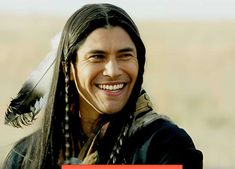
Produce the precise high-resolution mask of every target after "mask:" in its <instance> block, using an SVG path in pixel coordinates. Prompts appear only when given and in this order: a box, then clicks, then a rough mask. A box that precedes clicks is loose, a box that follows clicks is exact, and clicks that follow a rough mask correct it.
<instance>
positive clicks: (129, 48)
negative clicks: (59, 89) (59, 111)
mask: <svg viewBox="0 0 235 169" xmlns="http://www.w3.org/2000/svg"><path fill="white" fill-rule="evenodd" d="M138 68H139V67H138V60H137V51H136V47H135V45H134V43H133V41H132V40H131V38H130V36H129V35H128V33H127V32H126V31H125V30H124V29H122V28H121V27H118V26H116V27H109V28H98V29H96V30H94V31H93V32H92V33H91V34H90V35H89V36H88V37H87V39H86V40H85V41H84V43H83V44H82V45H81V46H80V47H79V49H78V50H77V60H76V63H75V65H74V74H75V76H74V80H75V81H76V83H77V87H78V88H79V90H80V92H81V93H82V94H83V95H84V96H85V98H86V99H87V100H88V101H89V102H90V103H91V104H92V105H93V106H95V107H96V108H97V109H98V110H100V111H101V112H102V113H105V114H113V113H116V112H119V111H120V110H121V109H122V108H123V107H124V105H125V104H126V103H127V101H128V99H129V97H130V95H131V92H132V89H133V86H134V84H135V82H136V79H137V74H138ZM79 99H80V106H87V104H85V101H84V99H83V98H82V97H80V98H79ZM83 103H84V105H83Z"/></svg>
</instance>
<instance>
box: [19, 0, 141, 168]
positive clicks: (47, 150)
mask: <svg viewBox="0 0 235 169" xmlns="http://www.w3.org/2000/svg"><path fill="white" fill-rule="evenodd" d="M107 26H120V27H122V28H123V29H124V30H125V31H126V32H127V33H128V34H129V36H130V37H131V39H132V41H133V42H134V44H135V46H136V49H137V59H138V65H139V70H138V76H137V80H136V83H135V85H134V88H133V91H132V93H131V95H130V98H129V99H128V102H127V103H126V105H125V106H124V108H123V109H122V110H121V111H120V112H119V113H117V115H115V118H113V119H112V120H111V122H110V125H109V128H108V130H107V134H106V136H105V137H104V139H105V138H106V140H107V139H109V140H112V142H113V143H112V142H111V143H110V142H109V145H110V146H108V148H107V149H102V150H100V152H99V153H100V154H102V153H103V154H104V155H100V157H99V159H98V163H122V161H120V160H119V161H118V155H117V154H115V148H117V147H118V146H119V148H120V147H122V145H123V143H121V144H119V143H120V140H121V142H123V141H124V138H125V137H126V134H127V130H128V125H130V121H131V118H132V114H133V113H134V111H135V106H136V101H137V99H138V96H139V93H140V90H141V85H142V82H143V73H144V64H145V46H144V44H143V42H142V40H141V38H140V34H139V31H138V29H137V26H136V25H135V23H134V22H133V20H132V19H131V17H130V16H129V15H128V14H127V13H126V12H125V11H124V10H123V9H121V8H120V7H117V6H115V5H112V4H107V3H105V4H88V5H85V6H83V7H82V8H80V9H79V10H77V11H76V12H75V13H74V14H73V15H72V16H71V17H70V18H69V19H68V21H67V22H66V24H65V26H64V29H63V32H62V36H61V40H60V43H59V47H58V51H57V57H56V61H55V67H54V74H53V78H52V84H51V89H50V93H49V97H48V102H47V106H46V109H45V115H44V123H43V127H42V129H41V130H40V131H38V132H37V134H34V135H32V136H31V137H30V139H29V141H28V144H29V146H28V150H27V153H26V156H25V157H27V158H24V160H23V162H22V166H23V168H25V169H28V168H35V169H37V168H38V169H39V168H52V169H53V168H57V167H58V165H57V164H58V163H59V162H58V161H60V159H62V161H61V163H63V162H64V161H65V160H66V158H68V157H70V156H71V155H72V154H71V152H72V151H73V150H72V149H74V147H73V146H67V145H66V143H73V142H74V139H75V138H76V139H79V138H77V137H76V135H75V134H74V131H75V130H74V127H75V128H79V125H78V124H76V123H79V117H78V115H77V113H76V111H77V109H79V107H78V105H76V104H75V102H76V103H78V95H79V93H78V91H77V90H76V87H75V85H74V82H73V81H72V80H71V79H70V63H71V62H74V61H75V59H76V51H77V50H78V49H79V46H80V45H81V44H82V43H83V42H84V41H85V39H86V37H87V36H88V35H89V34H90V33H91V32H92V31H94V30H95V29H97V28H101V27H107ZM76 120H77V122H76ZM67 125H68V126H67ZM78 130H79V129H78ZM118 141H119V142H118ZM104 142H105V140H104ZM104 150H107V151H104ZM118 151H119V152H120V149H119V150H118ZM110 156H112V157H114V156H116V157H115V160H114V159H110V158H109V157H110ZM28 159H30V160H28ZM120 159H121V158H120Z"/></svg>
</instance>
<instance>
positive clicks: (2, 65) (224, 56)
mask: <svg viewBox="0 0 235 169" xmlns="http://www.w3.org/2000/svg"><path fill="white" fill-rule="evenodd" d="M66 19H67V18H63V17H53V16H48V17H47V16H37V15H35V16H29V15H25V16H23V15H22V16H14V15H3V14H2V15H0V20H1V22H0V81H1V83H0V161H1V162H2V161H3V159H4V157H5V156H6V154H7V153H8V151H9V149H10V148H11V147H12V145H13V144H14V142H15V141H17V140H18V139H20V138H22V137H24V136H25V135H27V134H29V133H31V132H32V131H34V130H35V129H36V128H37V127H38V125H39V124H40V120H41V118H40V117H39V118H38V120H36V121H35V125H33V126H29V127H24V128H23V129H21V128H20V129H13V128H12V127H9V126H5V125H4V113H5V110H6V108H7V105H8V104H9V102H10V100H11V98H12V97H15V96H16V94H17V92H18V91H19V89H20V87H21V85H22V84H23V82H24V81H25V80H26V79H27V77H28V76H29V74H30V73H31V72H32V71H33V70H34V69H35V68H36V67H37V65H38V64H39V63H40V61H41V60H42V59H43V58H44V57H45V56H46V55H47V53H48V52H49V50H50V41H51V39H52V38H53V36H54V35H56V34H57V33H58V32H59V31H61V30H62V28H63V25H64V24H65V21H66ZM137 25H138V27H139V29H140V32H141V36H142V38H143V40H144V43H145V45H146V48H147V54H146V58H147V62H146V72H145V79H144V88H145V89H146V90H147V92H148V93H149V95H150V97H151V98H152V101H153V103H154V106H155V109H156V111H157V112H159V113H162V114H165V115H168V116H170V118H171V119H172V120H173V121H174V122H175V123H177V124H178V125H179V126H180V127H182V128H184V129H185V130H186V131H187V132H188V133H189V135H190V136H191V137H192V138H193V140H194V142H195V145H196V147H197V148H198V149H200V150H201V151H202V152H203V154H204V168H205V169H232V168H234V167H235V160H234V157H235V156H234V154H235V134H234V131H235V122H234V120H235V119H234V118H235V114H234V113H235V102H234V100H235V99H234V97H235V78H234V74H235V21H234V22H233V21H187V22H186V21H185V22H183V21H178V22H177V21H174V22H173V21H172V22H171V21H141V22H138V21H137Z"/></svg>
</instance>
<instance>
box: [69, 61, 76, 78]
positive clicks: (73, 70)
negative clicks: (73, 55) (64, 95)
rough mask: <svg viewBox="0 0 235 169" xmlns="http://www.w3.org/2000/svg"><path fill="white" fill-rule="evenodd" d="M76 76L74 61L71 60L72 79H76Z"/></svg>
mask: <svg viewBox="0 0 235 169" xmlns="http://www.w3.org/2000/svg"><path fill="white" fill-rule="evenodd" d="M74 79H76V78H75V67H74V64H73V63H72V62H70V80H74Z"/></svg>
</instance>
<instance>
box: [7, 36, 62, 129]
mask: <svg viewBox="0 0 235 169" xmlns="http://www.w3.org/2000/svg"><path fill="white" fill-rule="evenodd" d="M60 35H61V34H60V33H59V34H58V35H56V37H55V38H53V40H52V50H51V52H50V53H49V54H48V55H47V57H46V58H45V59H44V60H43V61H42V62H41V63H40V64H39V66H38V67H37V69H36V70H35V71H33V72H32V73H31V74H30V76H29V78H28V79H27V80H26V82H25V83H24V84H23V86H22V87H21V89H20V91H19V92H18V94H17V96H16V97H15V98H13V99H12V100H11V102H10V104H9V106H8V108H7V110H6V113H5V124H8V125H12V126H14V127H22V125H25V126H27V125H30V124H32V122H33V120H34V119H35V116H36V115H37V114H38V113H39V112H40V111H41V110H42V109H43V108H44V107H45V106H46V103H47V98H48V94H49V91H50V85H51V82H52V75H53V72H54V64H55V58H56V51H57V47H58V41H59V38H58V37H60ZM55 43H56V44H55Z"/></svg>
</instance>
